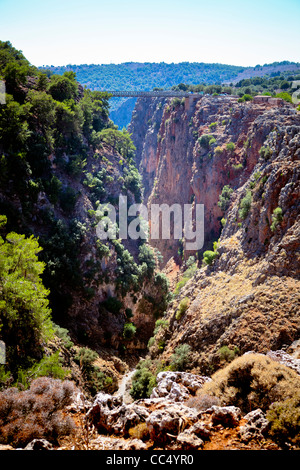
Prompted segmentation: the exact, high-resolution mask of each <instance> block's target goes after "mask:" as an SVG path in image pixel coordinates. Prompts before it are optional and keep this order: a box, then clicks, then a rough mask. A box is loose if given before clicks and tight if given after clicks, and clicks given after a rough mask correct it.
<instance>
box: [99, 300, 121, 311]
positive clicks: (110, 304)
mask: <svg viewBox="0 0 300 470" xmlns="http://www.w3.org/2000/svg"><path fill="white" fill-rule="evenodd" d="M101 306H103V307H104V308H106V310H108V311H109V312H111V313H114V314H115V315H118V314H119V313H120V310H121V308H123V303H122V302H121V301H120V300H119V299H117V298H116V297H108V299H106V300H104V301H103V302H102V303H101Z"/></svg>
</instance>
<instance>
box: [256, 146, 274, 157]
mask: <svg viewBox="0 0 300 470" xmlns="http://www.w3.org/2000/svg"><path fill="white" fill-rule="evenodd" d="M272 153H273V152H272V150H271V149H270V147H269V146H267V147H261V148H260V150H259V154H260V156H261V157H262V158H264V159H265V160H268V159H269V158H270V157H271V155H272Z"/></svg>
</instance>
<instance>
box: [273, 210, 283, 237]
mask: <svg viewBox="0 0 300 470" xmlns="http://www.w3.org/2000/svg"><path fill="white" fill-rule="evenodd" d="M282 218H283V217H282V209H281V207H276V209H274V211H273V214H272V224H271V230H272V232H274V231H275V230H276V228H277V225H279V224H280V222H282Z"/></svg>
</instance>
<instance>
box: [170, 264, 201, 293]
mask: <svg viewBox="0 0 300 470" xmlns="http://www.w3.org/2000/svg"><path fill="white" fill-rule="evenodd" d="M186 266H187V269H186V270H185V271H184V273H183V276H182V278H181V279H180V281H179V282H178V283H177V284H176V287H175V289H174V294H175V295H177V294H179V292H180V290H181V289H182V287H183V286H185V284H186V283H187V282H188V280H189V279H191V278H192V277H193V275H194V274H195V272H196V271H197V263H196V261H195V258H194V256H190V257H189V259H188V260H187V262H186Z"/></svg>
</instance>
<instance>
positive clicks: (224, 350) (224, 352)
mask: <svg viewBox="0 0 300 470" xmlns="http://www.w3.org/2000/svg"><path fill="white" fill-rule="evenodd" d="M238 353H239V350H238V348H237V347H236V346H235V347H234V349H230V348H229V347H228V346H222V347H221V348H220V349H219V356H220V359H221V360H223V361H226V362H231V361H233V359H235V358H236V356H237V355H238Z"/></svg>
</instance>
